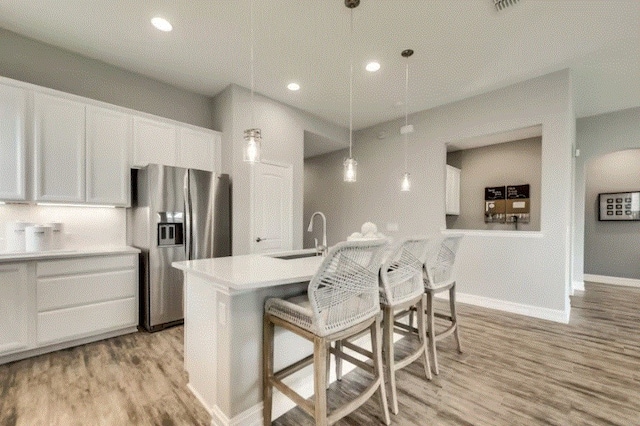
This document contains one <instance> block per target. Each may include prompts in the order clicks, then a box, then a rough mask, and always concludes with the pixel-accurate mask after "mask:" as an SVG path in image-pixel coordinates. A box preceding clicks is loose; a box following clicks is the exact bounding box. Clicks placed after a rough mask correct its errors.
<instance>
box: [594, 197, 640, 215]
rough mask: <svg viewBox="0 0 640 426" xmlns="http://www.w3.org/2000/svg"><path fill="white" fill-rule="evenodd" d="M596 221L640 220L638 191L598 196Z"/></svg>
mask: <svg viewBox="0 0 640 426" xmlns="http://www.w3.org/2000/svg"><path fill="white" fill-rule="evenodd" d="M598 204H599V206H600V209H599V214H598V220H602V221H607V220H612V221H619V220H640V191H636V192H611V193H604V194H598Z"/></svg>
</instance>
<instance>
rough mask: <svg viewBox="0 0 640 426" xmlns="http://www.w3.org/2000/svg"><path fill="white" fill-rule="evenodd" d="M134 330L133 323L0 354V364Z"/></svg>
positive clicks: (136, 328)
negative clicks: (110, 329)
mask: <svg viewBox="0 0 640 426" xmlns="http://www.w3.org/2000/svg"><path fill="white" fill-rule="evenodd" d="M136 332H138V326H135V325H134V326H129V327H126V328H122V329H118V330H113V331H108V332H106V333H101V334H97V335H95V336H87V337H83V338H81V339H74V340H70V341H68V342H60V343H55V344H52V345H48V346H42V347H39V348H35V349H29V350H26V351H21V352H14V353H12V354H9V355H3V356H0V365H2V364H6V363H9V362H13V361H18V360H21V359H25V358H30V357H33V356H38V355H43V354H46V353H49V352H55V351H59V350H62V349H67V348H71V347H74V346H80V345H86V344H88V343H93V342H97V341H100V340H105V339H111V338H112V337H118V336H123V335H125V334H131V333H136Z"/></svg>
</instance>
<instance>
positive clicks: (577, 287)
mask: <svg viewBox="0 0 640 426" xmlns="http://www.w3.org/2000/svg"><path fill="white" fill-rule="evenodd" d="M575 291H584V281H573V283H572V286H571V295H572V296H573V293H574V292H575Z"/></svg>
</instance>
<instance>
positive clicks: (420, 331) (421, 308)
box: [416, 294, 432, 380]
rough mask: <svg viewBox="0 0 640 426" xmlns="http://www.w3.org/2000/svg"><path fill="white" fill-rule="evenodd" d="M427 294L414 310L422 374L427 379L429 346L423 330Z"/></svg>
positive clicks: (428, 372) (429, 367) (429, 369)
mask: <svg viewBox="0 0 640 426" xmlns="http://www.w3.org/2000/svg"><path fill="white" fill-rule="evenodd" d="M426 302H427V295H426V294H424V295H422V299H421V300H420V303H418V306H417V309H416V312H417V317H418V336H420V343H421V344H422V346H423V347H424V352H423V362H424V374H425V375H426V376H427V379H429V380H431V379H432V376H431V363H430V362H429V348H428V346H427V333H426V331H425V315H424V310H425V308H426V306H425V305H426V304H427V303H426Z"/></svg>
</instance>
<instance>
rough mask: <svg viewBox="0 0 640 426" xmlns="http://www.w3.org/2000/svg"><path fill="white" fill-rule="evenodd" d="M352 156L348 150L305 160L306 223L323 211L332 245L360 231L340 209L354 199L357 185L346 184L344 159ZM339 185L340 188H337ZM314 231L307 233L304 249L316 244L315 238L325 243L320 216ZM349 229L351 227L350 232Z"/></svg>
mask: <svg viewBox="0 0 640 426" xmlns="http://www.w3.org/2000/svg"><path fill="white" fill-rule="evenodd" d="M348 156H349V150H340V151H335V152H331V153H329V154H324V155H318V156H315V157H311V158H307V159H305V161H304V218H305V222H304V225H305V226H308V225H309V219H310V218H311V215H312V214H313V212H317V211H321V212H323V213H324V214H325V216H326V217H327V244H328V245H329V246H333V245H335V244H336V243H339V242H340V241H344V240H346V239H347V237H348V236H349V234H351V233H352V232H355V231H360V226H359V225H358V226H357V229H355V228H354V229H352V228H353V227H354V226H355V225H354V224H352V222H351V218H350V217H349V216H348V215H343V214H341V212H342V211H343V209H344V206H345V205H347V204H348V203H350V202H352V201H351V200H352V199H353V190H354V186H352V185H343V184H344V182H343V181H342V162H343V161H344V159H345V158H347V157H348ZM336 188H340V190H338V191H336V190H335V189H336ZM315 220H316V222H315V225H314V228H313V232H311V233H310V232H306V230H305V232H304V245H303V247H304V248H310V247H314V241H313V239H314V238H317V239H318V241H319V242H322V226H321V224H320V219H319V218H316V219H315ZM346 229H352V231H351V232H349V233H348V234H347V233H345V230H346Z"/></svg>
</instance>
